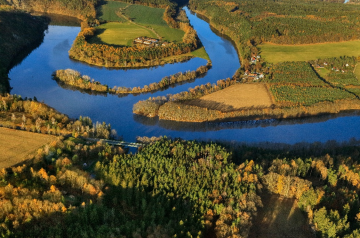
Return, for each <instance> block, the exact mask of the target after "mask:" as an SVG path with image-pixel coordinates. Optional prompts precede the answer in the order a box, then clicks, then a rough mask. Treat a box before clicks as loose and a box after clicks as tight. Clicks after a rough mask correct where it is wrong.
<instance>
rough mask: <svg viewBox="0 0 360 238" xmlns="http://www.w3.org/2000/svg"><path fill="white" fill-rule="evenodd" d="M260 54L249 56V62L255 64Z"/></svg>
mask: <svg viewBox="0 0 360 238" xmlns="http://www.w3.org/2000/svg"><path fill="white" fill-rule="evenodd" d="M260 58H261V57H260V55H256V54H254V55H253V56H252V57H251V58H250V63H251V64H256V62H257V61H258V60H259V59H260Z"/></svg>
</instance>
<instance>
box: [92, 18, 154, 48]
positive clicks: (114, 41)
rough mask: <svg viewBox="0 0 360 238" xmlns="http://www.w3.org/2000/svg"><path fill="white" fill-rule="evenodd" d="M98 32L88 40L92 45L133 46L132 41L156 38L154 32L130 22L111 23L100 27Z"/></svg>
mask: <svg viewBox="0 0 360 238" xmlns="http://www.w3.org/2000/svg"><path fill="white" fill-rule="evenodd" d="M96 31H97V34H96V36H94V37H92V38H90V39H89V40H88V41H89V42H90V43H97V44H108V45H119V46H131V45H132V41H133V40H134V39H135V38H136V37H139V36H147V37H154V38H156V35H155V34H154V33H153V32H152V31H150V30H148V29H146V28H143V27H140V26H137V25H135V24H133V23H130V22H128V23H118V22H109V23H106V24H102V25H100V26H99V27H98V28H97V30H96Z"/></svg>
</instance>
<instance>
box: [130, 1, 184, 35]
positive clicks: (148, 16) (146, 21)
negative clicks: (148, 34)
mask: <svg viewBox="0 0 360 238" xmlns="http://www.w3.org/2000/svg"><path fill="white" fill-rule="evenodd" d="M164 11H165V10H164V9H160V8H153V7H146V6H141V5H129V7H127V8H126V10H125V11H124V15H126V16H127V17H128V18H130V19H131V20H132V21H134V22H135V23H137V24H140V25H144V26H146V27H149V28H151V29H153V30H154V31H156V32H157V33H158V34H159V35H160V36H161V37H162V40H166V41H169V42H181V41H182V38H183V36H184V32H183V31H182V30H179V29H174V28H170V27H169V26H168V25H167V23H166V22H165V21H164V19H163V15H164Z"/></svg>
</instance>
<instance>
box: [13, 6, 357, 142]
mask: <svg viewBox="0 0 360 238" xmlns="http://www.w3.org/2000/svg"><path fill="white" fill-rule="evenodd" d="M186 13H187V15H188V17H189V19H190V23H191V24H192V25H193V26H194V28H195V29H196V31H197V32H198V35H199V38H200V39H201V41H202V43H203V45H204V46H205V48H206V51H207V52H208V54H209V56H210V58H211V61H212V64H213V67H212V69H210V70H209V72H208V73H207V75H206V76H205V77H203V78H200V79H196V80H195V81H194V82H190V83H185V84H182V85H178V86H176V87H173V88H169V89H167V90H164V91H159V92H156V93H147V94H141V95H137V96H133V95H127V96H125V97H118V96H116V95H107V96H101V95H89V94H86V93H81V92H79V91H72V90H69V89H64V88H61V87H60V86H58V84H57V83H56V82H55V81H54V80H52V79H51V74H52V73H53V72H54V71H55V70H58V69H67V68H71V69H75V70H77V71H80V72H81V73H82V74H85V75H89V76H90V77H91V78H94V79H95V80H97V81H100V82H101V83H103V84H107V85H109V86H110V87H113V86H115V85H116V86H126V87H135V86H143V85H147V84H149V83H152V82H157V81H160V79H161V78H163V77H164V76H168V75H171V74H175V73H177V72H185V71H187V70H195V69H196V68H198V67H199V66H200V65H205V64H206V60H204V59H200V58H194V59H191V60H190V61H188V62H185V63H177V64H170V65H165V66H161V67H154V68H148V69H128V70H123V69H106V68H99V67H92V66H89V65H86V64H83V63H80V62H76V61H72V60H70V59H69V57H68V51H69V49H70V47H71V44H72V43H73V41H74V39H75V37H76V35H77V34H78V32H79V31H80V27H71V26H56V25H50V26H49V29H48V31H47V32H46V35H45V38H44V41H43V43H42V44H41V45H40V46H39V47H38V48H37V49H35V50H34V51H32V52H31V54H29V55H28V56H27V57H26V58H25V59H24V60H23V61H22V62H21V63H20V64H19V65H17V66H15V67H14V68H13V69H12V70H11V71H10V74H9V77H10V78H11V81H10V84H11V86H12V87H13V89H12V91H11V93H12V94H17V95H21V96H22V97H34V96H36V97H37V99H38V100H39V101H43V102H45V103H46V104H48V105H50V106H51V107H54V108H55V109H57V110H58V111H60V112H62V113H65V114H67V115H68V116H70V117H71V118H78V117H79V116H80V115H82V116H89V117H91V118H92V120H93V122H95V121H101V122H102V121H105V122H107V123H110V124H111V126H112V128H114V129H116V131H117V132H118V135H119V136H123V138H124V139H125V140H126V141H135V138H136V136H149V137H150V136H161V135H166V136H168V137H173V138H175V137H181V138H183V139H207V140H228V141H232V140H234V141H244V142H263V141H267V142H282V143H296V142H303V141H306V142H314V141H322V142H325V141H327V140H337V141H346V140H349V139H350V138H352V137H355V138H357V139H358V138H360V134H359V132H360V117H359V116H357V115H355V114H354V113H347V114H341V115H336V116H334V115H333V116H321V117H313V118H307V119H294V120H266V121H247V122H228V123H202V124H192V123H174V122H163V121H158V120H156V119H144V118H142V117H139V116H135V115H133V113H132V106H133V105H134V104H135V103H136V102H137V101H139V100H144V99H147V98H149V97H156V96H164V95H167V94H169V93H171V94H174V93H178V92H181V91H185V90H188V88H189V87H192V88H193V87H195V86H196V85H201V84H205V83H208V82H210V83H215V82H216V81H217V80H219V79H224V78H227V77H231V76H232V75H233V74H234V73H235V71H236V70H237V69H238V68H239V66H240V64H239V59H238V55H237V52H236V50H235V48H234V46H233V45H232V44H231V42H229V41H228V40H226V39H224V38H222V37H220V36H218V35H216V34H215V33H214V32H213V31H212V30H211V29H210V26H209V24H208V23H207V22H205V21H203V20H201V19H199V18H198V17H197V16H195V15H193V14H191V13H190V12H189V11H188V10H187V9H186Z"/></svg>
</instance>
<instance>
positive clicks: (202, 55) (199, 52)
mask: <svg viewBox="0 0 360 238" xmlns="http://www.w3.org/2000/svg"><path fill="white" fill-rule="evenodd" d="M191 54H192V55H193V56H195V57H199V58H203V59H206V60H210V57H209V55H208V54H207V53H206V50H205V48H204V47H201V48H199V49H197V50H194V51H192V52H191Z"/></svg>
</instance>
